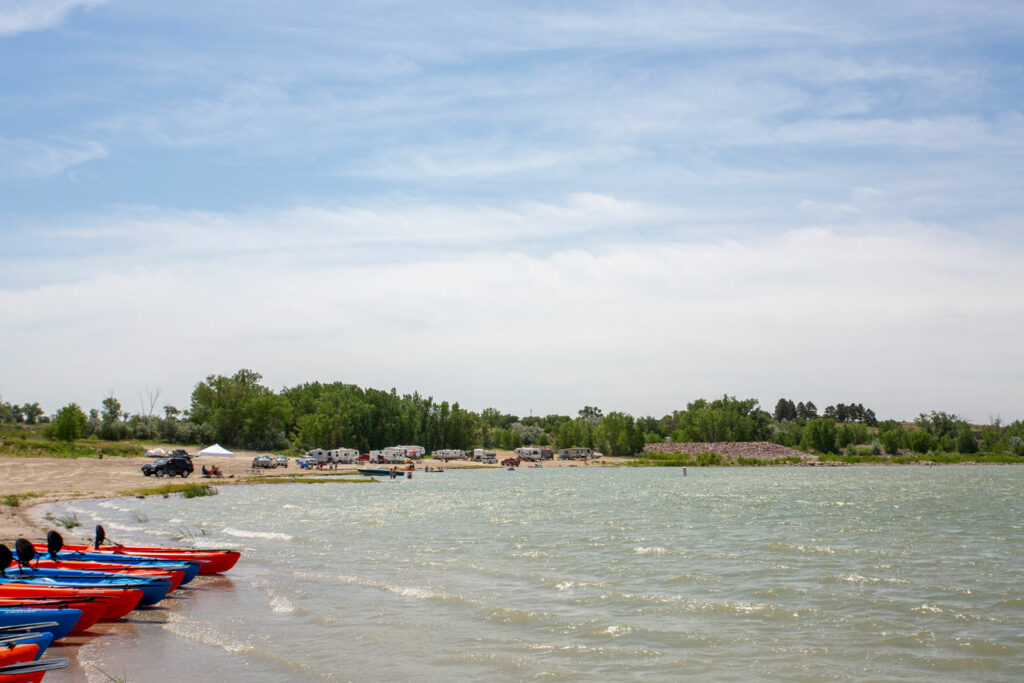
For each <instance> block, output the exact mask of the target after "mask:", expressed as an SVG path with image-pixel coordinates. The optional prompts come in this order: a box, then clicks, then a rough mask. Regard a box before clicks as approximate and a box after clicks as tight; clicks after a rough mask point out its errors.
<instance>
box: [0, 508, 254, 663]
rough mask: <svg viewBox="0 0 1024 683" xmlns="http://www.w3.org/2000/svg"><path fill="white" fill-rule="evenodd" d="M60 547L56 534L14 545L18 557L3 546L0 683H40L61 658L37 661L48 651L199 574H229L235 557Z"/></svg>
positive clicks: (189, 551) (176, 551)
mask: <svg viewBox="0 0 1024 683" xmlns="http://www.w3.org/2000/svg"><path fill="white" fill-rule="evenodd" d="M96 532H97V535H96V539H97V540H96V543H95V545H94V546H65V545H64V542H63V539H62V538H61V537H60V534H58V533H57V532H56V531H51V532H50V533H49V534H47V542H46V544H32V543H30V542H29V541H27V540H26V539H23V538H19V539H18V540H17V542H16V543H15V552H16V556H15V552H12V551H11V549H10V548H8V547H7V546H6V545H3V544H0V683H22V682H29V681H32V682H37V681H41V680H42V678H43V676H44V675H45V673H46V672H47V671H50V670H53V669H58V668H63V667H66V666H67V665H68V660H67V659H66V658H61V659H49V660H42V659H40V657H41V656H42V654H43V652H45V650H46V648H47V647H49V645H50V643H52V642H54V641H56V640H59V639H61V638H63V637H64V636H66V635H68V634H69V633H85V632H87V631H88V630H89V628H90V627H91V626H93V625H94V624H95V623H96V622H98V621H101V620H111V619H120V618H122V617H124V616H125V615H127V614H128V613H129V612H131V611H132V610H134V609H136V608H138V607H148V606H151V605H155V604H157V603H159V602H160V601H161V600H162V599H163V598H164V597H165V596H166V595H167V594H168V593H169V592H170V591H172V590H175V589H177V588H178V587H179V586H182V585H185V584H188V583H189V582H191V581H192V580H193V579H194V578H195V577H196V576H197V575H199V574H219V573H221V572H225V571H227V570H229V569H231V568H232V567H233V566H234V565H235V563H236V562H238V559H239V556H240V554H239V553H238V552H237V551H234V550H192V549H188V548H159V547H144V546H103V545H102V542H103V540H104V533H103V528H102V527H99V526H98V527H97V528H96Z"/></svg>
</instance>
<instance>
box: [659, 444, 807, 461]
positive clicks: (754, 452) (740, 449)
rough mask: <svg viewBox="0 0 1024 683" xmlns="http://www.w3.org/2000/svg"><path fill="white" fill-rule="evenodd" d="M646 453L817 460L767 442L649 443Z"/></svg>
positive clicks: (792, 449) (794, 450)
mask: <svg viewBox="0 0 1024 683" xmlns="http://www.w3.org/2000/svg"><path fill="white" fill-rule="evenodd" d="M644 452H645V453H685V454H687V455H696V454H698V453H718V454H719V455H721V456H723V457H726V458H760V459H762V460H775V459H776V458H793V457H796V458H801V459H803V460H817V458H816V457H815V456H813V455H808V454H807V453H804V452H803V451H798V450H796V449H795V448H789V447H788V446H780V445H779V444H777V443H768V442H767V441H713V442H709V441H691V442H688V443H649V444H647V445H646V446H644Z"/></svg>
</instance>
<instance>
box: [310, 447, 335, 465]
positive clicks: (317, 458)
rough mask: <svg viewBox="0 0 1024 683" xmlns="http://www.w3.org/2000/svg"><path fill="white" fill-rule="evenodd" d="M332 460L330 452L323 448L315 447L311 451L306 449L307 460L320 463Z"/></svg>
mask: <svg viewBox="0 0 1024 683" xmlns="http://www.w3.org/2000/svg"><path fill="white" fill-rule="evenodd" d="M330 461H331V458H330V454H329V453H328V451H325V450H324V449H322V448H314V449H313V450H311V451H306V462H312V463H314V464H317V465H320V464H324V463H328V462H330Z"/></svg>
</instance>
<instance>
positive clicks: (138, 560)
mask: <svg viewBox="0 0 1024 683" xmlns="http://www.w3.org/2000/svg"><path fill="white" fill-rule="evenodd" d="M47 557H52V555H47ZM57 560H58V561H60V560H74V561H76V562H100V563H104V564H130V565H132V566H139V567H145V568H146V569H162V570H164V571H170V572H173V571H178V572H184V573H185V578H183V579H182V580H181V584H182V585H185V584H186V583H188V582H189V581H191V580H192V579H194V578H196V576H197V575H198V574H199V570H200V569H202V565H201V564H199V563H198V562H183V561H181V560H158V559H156V558H153V557H142V556H141V555H112V554H111V553H81V552H74V551H64V552H60V553H57Z"/></svg>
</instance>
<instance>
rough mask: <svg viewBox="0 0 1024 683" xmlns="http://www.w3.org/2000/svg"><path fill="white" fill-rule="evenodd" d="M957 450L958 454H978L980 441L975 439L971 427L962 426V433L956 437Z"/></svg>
mask: <svg viewBox="0 0 1024 683" xmlns="http://www.w3.org/2000/svg"><path fill="white" fill-rule="evenodd" d="M956 450H957V452H958V453H977V452H978V440H977V439H976V438H974V434H973V433H972V432H971V428H970V426H968V425H967V424H962V425H960V431H959V432H958V433H957V435H956Z"/></svg>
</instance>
